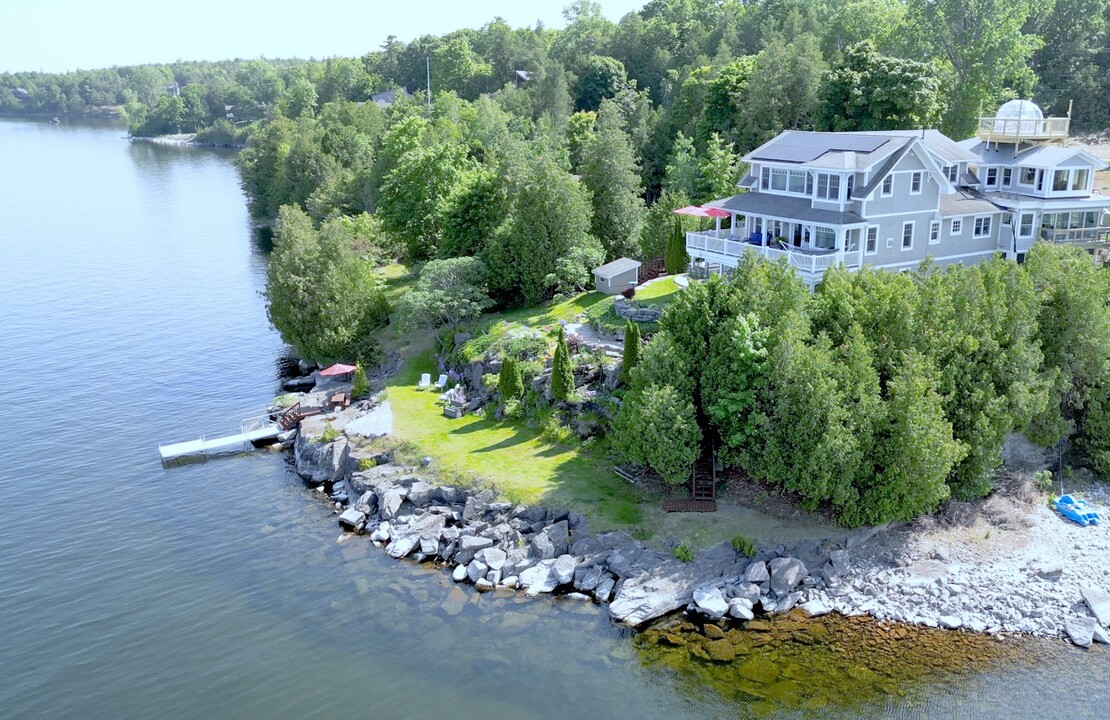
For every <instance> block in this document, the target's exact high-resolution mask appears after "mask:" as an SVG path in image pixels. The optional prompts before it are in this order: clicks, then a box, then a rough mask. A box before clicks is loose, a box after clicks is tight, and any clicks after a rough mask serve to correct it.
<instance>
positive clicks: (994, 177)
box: [987, 168, 998, 187]
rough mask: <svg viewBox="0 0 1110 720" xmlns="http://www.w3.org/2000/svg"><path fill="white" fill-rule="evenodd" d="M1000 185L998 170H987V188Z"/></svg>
mask: <svg viewBox="0 0 1110 720" xmlns="http://www.w3.org/2000/svg"><path fill="white" fill-rule="evenodd" d="M996 185H998V168H987V187H995V186H996Z"/></svg>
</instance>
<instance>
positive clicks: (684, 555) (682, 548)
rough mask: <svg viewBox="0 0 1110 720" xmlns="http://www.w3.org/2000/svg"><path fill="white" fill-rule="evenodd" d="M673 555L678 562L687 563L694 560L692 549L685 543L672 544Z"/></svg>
mask: <svg viewBox="0 0 1110 720" xmlns="http://www.w3.org/2000/svg"><path fill="white" fill-rule="evenodd" d="M674 556H675V558H677V559H678V561H679V562H684V563H688V562H693V561H694V551H693V550H691V549H690V548H688V547H686V544H685V543H680V544H678V545H675V546H674Z"/></svg>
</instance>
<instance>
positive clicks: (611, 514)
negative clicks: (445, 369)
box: [388, 306, 643, 530]
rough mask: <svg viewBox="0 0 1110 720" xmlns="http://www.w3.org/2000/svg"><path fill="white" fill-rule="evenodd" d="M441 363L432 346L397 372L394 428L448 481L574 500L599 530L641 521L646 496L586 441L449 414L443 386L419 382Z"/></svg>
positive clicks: (392, 385) (513, 494)
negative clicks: (560, 440)
mask: <svg viewBox="0 0 1110 720" xmlns="http://www.w3.org/2000/svg"><path fill="white" fill-rule="evenodd" d="M556 307H557V306H556ZM551 310H552V311H554V312H556V313H557V312H558V311H556V309H555V307H553V308H551ZM542 315H543V316H545V317H546V316H548V313H543V314H542ZM555 319H558V318H555ZM517 321H518V322H520V321H521V320H520V318H519V317H518V319H517ZM434 371H435V364H434V361H433V356H432V352H431V349H427V350H425V351H424V352H423V353H421V354H419V355H416V356H414V357H412V358H410V359H409V361H408V362H407V363H406V365H405V367H404V369H403V370H402V371H401V372H400V373H399V374H398V375H397V376H395V377H393V378H392V379H390V381H389V383H388V396H389V401H390V404H391V405H392V406H393V417H394V435H395V436H396V437H397V438H399V439H401V440H405V441H408V442H411V443H413V444H414V445H415V446H416V447H417V448H418V449H419V451H420V452H422V453H427V454H428V455H430V456H431V457H433V458H434V459H435V460H436V463H437V464H438V469H439V471H440V473H441V474H442V476H443V480H444V481H447V482H460V483H473V482H482V483H485V484H489V485H492V486H493V487H495V488H496V489H497V490H498V491H499V492H500V493H501V494H502V495H503V496H504V497H506V498H507V499H508V500H510V501H512V502H518V503H522V504H526V505H547V506H549V507H563V508H569V509H572V510H575V511H577V512H580V513H582V514H584V515H587V516H588V517H589V519H590V525H591V527H593V528H594V529H595V530H602V529H609V528H621V527H631V526H635V525H638V524H639V523H640V521H641V514H640V503H641V502H642V500H643V498H642V497H641V496H640V493H639V492H638V491H636V489H635V488H633V487H631V486H630V485H629V484H628V483H626V482H625V481H624V480H622V479H620V478H619V477H617V475H616V474H615V473H614V472H613V463H612V461H610V460H607V459H606V458H604V457H599V456H595V455H593V454H591V453H587V452H585V451H583V450H582V449H581V448H580V447H565V446H561V445H553V444H551V443H549V442H547V441H545V440H543V439H542V438H541V437H540V431H539V429H535V428H531V427H528V426H526V425H525V424H524V423H522V422H512V421H507V420H488V419H486V418H485V417H483V416H481V415H468V416H466V417H463V418H461V419H458V420H452V419H449V418H446V417H444V416H443V413H442V409H441V408H440V406H439V405H437V404H436V400H437V399H438V393H436V392H435V391H427V390H426V391H418V390H417V389H416V382H417V380H418V379H419V377H420V375H421V373H425V372H429V373H432V375H433V377H434V376H435V375H436V372H434ZM453 477H454V478H457V480H455V479H452V478H453Z"/></svg>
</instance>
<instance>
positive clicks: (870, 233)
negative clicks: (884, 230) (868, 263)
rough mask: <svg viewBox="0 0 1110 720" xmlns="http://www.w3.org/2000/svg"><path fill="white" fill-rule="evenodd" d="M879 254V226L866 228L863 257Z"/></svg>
mask: <svg viewBox="0 0 1110 720" xmlns="http://www.w3.org/2000/svg"><path fill="white" fill-rule="evenodd" d="M877 252H879V226H878V225H868V226H867V242H866V244H865V245H864V246H863V254H864V255H874V254H875V253H877Z"/></svg>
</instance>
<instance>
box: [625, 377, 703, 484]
mask: <svg viewBox="0 0 1110 720" xmlns="http://www.w3.org/2000/svg"><path fill="white" fill-rule="evenodd" d="M613 430H614V433H613V445H614V447H615V448H616V450H617V452H618V453H619V454H620V455H622V456H623V457H624V458H626V459H628V460H631V461H632V462H634V463H638V464H640V465H648V466H650V467H651V468H653V469H654V470H655V471H656V472H658V473H659V474H660V475H662V476H663V479H664V480H665V481H666V482H667V483H668V484H669V485H681V484H683V483H684V482H686V481H687V480H688V479H689V477H690V471H691V469H693V467H694V462H695V461H696V460H697V458H698V454H699V453H700V448H701V437H702V436H701V429H700V428H698V424H697V418H696V417H695V413H694V405H693V403H691V402H690V400H689V398H687V397H683V396H682V395H680V394H679V392H678V391H677V390H676V389H675V388H674V387H673V386H671V385H655V384H652V385H648V386H647V387H646V388H643V389H635V390H633V391H631V392H629V393H628V395H627V396H626V397H625V402H624V405H623V406H622V407H621V410H620V412H619V413H618V414H617V417H616V419H615V420H614V421H613Z"/></svg>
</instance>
